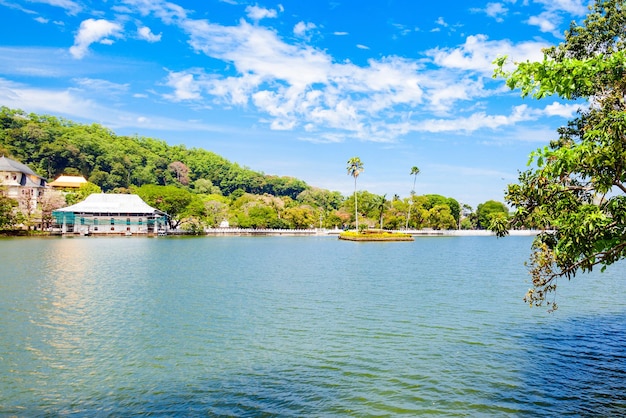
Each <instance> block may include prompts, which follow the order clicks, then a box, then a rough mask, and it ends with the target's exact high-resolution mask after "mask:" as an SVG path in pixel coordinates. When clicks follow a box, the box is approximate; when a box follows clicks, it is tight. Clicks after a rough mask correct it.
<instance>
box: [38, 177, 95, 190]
mask: <svg viewBox="0 0 626 418" xmlns="http://www.w3.org/2000/svg"><path fill="white" fill-rule="evenodd" d="M86 183H87V180H85V178H84V177H83V176H66V175H63V176H59V177H58V178H57V179H56V180H54V181H53V182H51V183H48V186H52V187H58V188H73V189H78V188H79V187H80V186H82V185H83V184H86Z"/></svg>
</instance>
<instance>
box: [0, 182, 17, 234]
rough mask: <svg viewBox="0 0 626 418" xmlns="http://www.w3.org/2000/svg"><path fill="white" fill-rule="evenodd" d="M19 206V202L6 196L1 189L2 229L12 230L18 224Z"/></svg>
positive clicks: (0, 220)
mask: <svg viewBox="0 0 626 418" xmlns="http://www.w3.org/2000/svg"><path fill="white" fill-rule="evenodd" d="M17 206H18V202H17V200H15V199H11V198H10V197H6V196H4V194H3V193H2V189H0V229H4V228H12V227H14V226H15V224H16V223H17V218H16V208H17Z"/></svg>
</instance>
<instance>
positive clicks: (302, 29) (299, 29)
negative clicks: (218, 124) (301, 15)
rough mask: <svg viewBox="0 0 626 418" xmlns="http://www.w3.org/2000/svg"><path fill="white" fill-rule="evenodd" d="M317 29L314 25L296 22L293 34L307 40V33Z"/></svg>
mask: <svg viewBox="0 0 626 418" xmlns="http://www.w3.org/2000/svg"><path fill="white" fill-rule="evenodd" d="M315 28H317V26H316V25H315V23H310V22H307V23H304V22H298V23H296V25H295V26H294V27H293V34H294V35H296V36H300V37H302V38H308V37H309V35H308V33H309V32H310V31H311V30H313V29H315Z"/></svg>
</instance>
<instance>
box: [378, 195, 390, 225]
mask: <svg viewBox="0 0 626 418" xmlns="http://www.w3.org/2000/svg"><path fill="white" fill-rule="evenodd" d="M387 206H388V202H387V195H386V194H384V195H382V196H380V198H379V200H378V210H379V212H380V214H379V218H378V219H379V221H380V229H383V215H384V214H385V209H387Z"/></svg>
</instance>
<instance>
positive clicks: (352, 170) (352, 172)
mask: <svg viewBox="0 0 626 418" xmlns="http://www.w3.org/2000/svg"><path fill="white" fill-rule="evenodd" d="M346 168H347V170H348V175H349V176H352V177H354V219H355V222H356V231H357V232H359V213H358V211H357V201H356V199H357V198H356V178H357V177H359V174H361V173H362V172H363V163H362V162H361V159H360V158H359V157H352V158H350V159H349V160H348V166H347V167H346Z"/></svg>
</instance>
